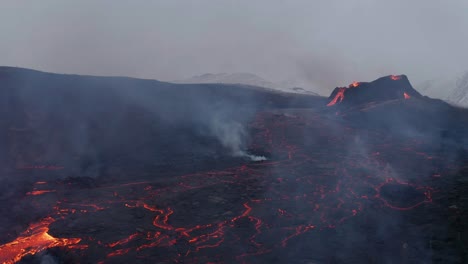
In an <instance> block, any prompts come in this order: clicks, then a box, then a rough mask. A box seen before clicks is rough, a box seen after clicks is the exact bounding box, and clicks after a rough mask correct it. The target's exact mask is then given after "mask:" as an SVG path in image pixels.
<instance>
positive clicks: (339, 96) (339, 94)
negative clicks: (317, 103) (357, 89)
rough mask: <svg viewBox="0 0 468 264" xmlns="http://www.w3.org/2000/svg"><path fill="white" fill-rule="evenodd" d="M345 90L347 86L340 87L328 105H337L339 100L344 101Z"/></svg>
mask: <svg viewBox="0 0 468 264" xmlns="http://www.w3.org/2000/svg"><path fill="white" fill-rule="evenodd" d="M345 90H346V88H338V92H337V93H336V95H335V98H333V100H332V101H331V102H330V103H328V104H327V106H332V105H335V104H336V103H337V102H338V101H339V102H342V101H343V100H344V92H345Z"/></svg>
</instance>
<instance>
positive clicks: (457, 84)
mask: <svg viewBox="0 0 468 264" xmlns="http://www.w3.org/2000/svg"><path fill="white" fill-rule="evenodd" d="M415 87H416V89H417V90H418V91H419V92H421V93H422V94H423V95H427V96H429V97H432V98H438V99H442V100H445V101H447V102H450V103H452V104H455V105H459V106H463V107H468V72H465V73H463V74H459V75H458V76H454V77H447V78H439V79H433V80H427V81H424V82H422V83H420V84H418V85H416V86H415Z"/></svg>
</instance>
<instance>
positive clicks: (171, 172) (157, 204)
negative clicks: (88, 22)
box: [0, 68, 468, 263]
mask: <svg viewBox="0 0 468 264" xmlns="http://www.w3.org/2000/svg"><path fill="white" fill-rule="evenodd" d="M402 79H403V80H400V79H396V78H395V77H390V76H389V77H383V79H380V81H379V82H377V81H376V82H374V83H366V84H361V85H363V86H361V88H363V87H366V89H362V90H358V89H360V87H359V85H356V86H355V87H354V86H350V88H340V89H355V90H349V91H348V90H346V92H345V91H344V90H343V95H340V97H339V98H336V96H337V93H339V91H340V90H339V89H338V90H336V91H335V92H334V93H333V94H332V95H331V97H330V98H328V99H327V98H321V97H314V96H305V95H291V94H283V93H277V92H272V91H269V90H264V89H260V88H256V87H245V86H236V85H174V84H168V83H160V82H156V81H148V80H136V79H127V78H102V77H89V76H69V75H53V74H45V73H40V72H34V71H29V70H22V69H13V68H2V69H1V71H0V82H1V83H2V86H1V87H2V88H1V92H2V96H1V98H2V100H4V101H3V102H2V105H3V109H2V112H1V115H2V121H1V122H2V123H1V128H2V132H1V133H2V138H3V142H2V144H4V147H3V148H2V150H1V153H0V155H1V158H2V163H3V167H2V168H3V172H2V178H1V181H2V196H1V201H0V203H1V205H2V209H1V212H2V215H3V216H4V217H2V220H1V224H2V225H1V227H0V234H1V236H0V261H1V262H5V263H15V262H18V263H128V262H135V263H466V261H468V255H467V254H468V252H467V247H468V231H467V226H466V225H467V224H466V223H467V222H468V217H467V212H468V211H467V210H468V209H467V207H468V200H467V199H468V197H467V191H468V136H467V135H468V133H467V132H468V111H467V110H466V109H460V108H455V107H452V106H450V105H448V104H446V103H444V102H442V101H438V100H432V99H430V98H427V97H423V96H421V95H419V93H417V92H415V91H412V90H409V91H408V89H412V87H411V85H409V82H407V78H406V77H404V78H402ZM399 82H401V83H399ZM380 83H383V84H382V85H381V84H380ZM408 85H409V86H408ZM379 88H381V89H384V92H383V93H379V92H376V91H375V89H379ZM369 89H374V90H371V93H375V94H378V96H377V97H376V96H369V92H365V96H364V97H365V99H363V98H362V97H361V96H360V95H359V91H366V90H367V91H368V90H369ZM389 89H396V92H389ZM399 89H401V90H399ZM391 91H393V90H391ZM350 93H352V94H353V95H352V96H351V98H354V99H352V101H349V100H347V98H348V99H349V98H350V96H348V97H346V96H347V94H348V95H349V94H350ZM405 94H406V95H405ZM341 96H343V98H341ZM335 99H336V100H335ZM373 99H376V100H373ZM333 101H335V103H334V104H330V102H333ZM327 104H328V105H329V106H327Z"/></svg>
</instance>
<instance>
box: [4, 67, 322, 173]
mask: <svg viewBox="0 0 468 264" xmlns="http://www.w3.org/2000/svg"><path fill="white" fill-rule="evenodd" d="M323 100H324V98H321V97H314V96H308V95H299V94H292V93H289V94H288V93H282V92H279V91H272V90H267V89H263V88H258V87H252V86H247V85H233V84H231V85H228V84H173V83H166V82H160V81H156V80H143V79H134V78H126V77H95V76H80V75H65V74H52V73H44V72H39V71H34V70H28V69H21V68H12V67H0V133H1V135H2V137H1V141H0V144H2V148H1V150H0V164H1V165H4V167H7V168H18V167H28V166H36V165H42V164H47V165H59V166H64V167H65V170H67V173H68V174H69V175H74V174H80V175H89V176H95V175H102V174H105V173H106V172H105V170H103V168H104V167H106V168H110V167H112V166H111V165H109V164H114V165H113V166H120V167H121V166H122V163H121V162H120V161H121V160H122V158H123V157H125V160H126V162H125V163H124V165H123V166H124V167H127V168H130V167H132V168H134V167H135V166H137V167H138V166H146V167H147V168H150V167H152V168H155V170H157V168H160V167H161V166H174V165H175V163H173V162H172V159H174V157H178V158H179V159H180V157H181V156H187V158H186V159H185V160H186V161H187V162H186V163H182V162H179V164H177V166H178V167H184V166H185V167H186V168H188V169H193V166H195V165H194V161H195V160H198V161H200V163H203V162H202V160H205V161H207V162H208V161H210V162H212V161H213V160H215V159H216V157H219V158H221V159H222V158H223V157H222V156H223V155H224V156H226V154H228V155H227V156H229V154H236V153H238V152H239V151H243V148H244V146H245V144H246V143H247V140H248V138H247V137H246V136H245V129H246V126H245V124H246V123H248V122H249V121H250V120H251V119H252V118H253V117H254V116H255V113H256V112H258V111H263V110H266V109H274V108H290V107H309V106H311V105H314V104H316V103H317V102H320V103H321V102H322V101H323ZM168 146H171V147H168ZM158 149H159V150H160V149H165V153H164V155H161V152H160V151H158ZM200 163H198V164H200ZM103 164H107V165H106V166H104V165H103Z"/></svg>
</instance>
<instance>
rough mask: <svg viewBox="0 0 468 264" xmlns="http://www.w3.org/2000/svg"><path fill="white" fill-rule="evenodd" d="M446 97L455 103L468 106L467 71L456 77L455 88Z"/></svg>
mask: <svg viewBox="0 0 468 264" xmlns="http://www.w3.org/2000/svg"><path fill="white" fill-rule="evenodd" d="M447 99H448V101H450V102H452V103H454V104H456V105H460V106H463V107H468V72H465V73H464V74H462V75H461V76H460V77H459V78H458V79H457V81H456V83H455V89H454V90H453V91H452V93H451V94H450V96H449V97H448V98H447Z"/></svg>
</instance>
